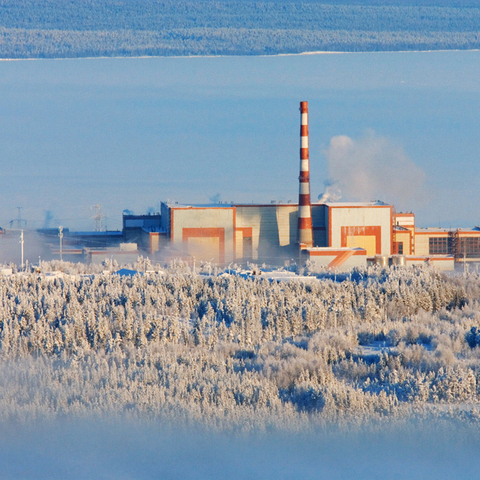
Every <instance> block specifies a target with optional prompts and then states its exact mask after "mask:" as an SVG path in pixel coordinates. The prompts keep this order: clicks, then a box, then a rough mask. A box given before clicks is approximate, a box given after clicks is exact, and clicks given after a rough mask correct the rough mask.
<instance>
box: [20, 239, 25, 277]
mask: <svg viewBox="0 0 480 480" xmlns="http://www.w3.org/2000/svg"><path fill="white" fill-rule="evenodd" d="M24 244H25V241H24V239H23V230H22V232H21V233H20V246H21V252H22V270H23V245H24Z"/></svg>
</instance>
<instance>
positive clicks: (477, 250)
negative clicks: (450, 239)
mask: <svg viewBox="0 0 480 480" xmlns="http://www.w3.org/2000/svg"><path fill="white" fill-rule="evenodd" d="M458 254H459V255H460V256H463V255H466V256H467V257H478V256H480V238H479V237H466V238H459V239H458Z"/></svg>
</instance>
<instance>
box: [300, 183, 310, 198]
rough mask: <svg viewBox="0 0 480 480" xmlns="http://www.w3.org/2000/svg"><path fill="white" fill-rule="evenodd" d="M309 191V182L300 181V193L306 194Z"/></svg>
mask: <svg viewBox="0 0 480 480" xmlns="http://www.w3.org/2000/svg"><path fill="white" fill-rule="evenodd" d="M307 193H310V184H309V183H308V182H300V194H302V195H306V194H307Z"/></svg>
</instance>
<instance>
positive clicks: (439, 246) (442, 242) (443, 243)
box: [428, 237, 452, 255]
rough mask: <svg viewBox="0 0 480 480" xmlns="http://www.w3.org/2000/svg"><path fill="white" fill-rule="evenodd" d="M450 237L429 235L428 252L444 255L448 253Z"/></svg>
mask: <svg viewBox="0 0 480 480" xmlns="http://www.w3.org/2000/svg"><path fill="white" fill-rule="evenodd" d="M451 243H452V242H451V239H450V238H448V237H430V238H429V239H428V253H429V254H430V255H432V254H442V255H446V254H447V253H450V249H451Z"/></svg>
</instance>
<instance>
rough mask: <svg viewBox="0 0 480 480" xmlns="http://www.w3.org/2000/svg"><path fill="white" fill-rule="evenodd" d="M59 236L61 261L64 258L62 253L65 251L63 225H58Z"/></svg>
mask: <svg viewBox="0 0 480 480" xmlns="http://www.w3.org/2000/svg"><path fill="white" fill-rule="evenodd" d="M58 236H59V237H60V261H62V260H63V257H62V253H63V251H62V250H63V227H61V226H60V227H58Z"/></svg>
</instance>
